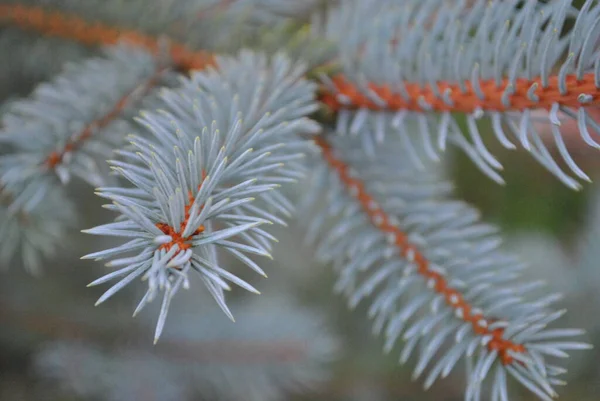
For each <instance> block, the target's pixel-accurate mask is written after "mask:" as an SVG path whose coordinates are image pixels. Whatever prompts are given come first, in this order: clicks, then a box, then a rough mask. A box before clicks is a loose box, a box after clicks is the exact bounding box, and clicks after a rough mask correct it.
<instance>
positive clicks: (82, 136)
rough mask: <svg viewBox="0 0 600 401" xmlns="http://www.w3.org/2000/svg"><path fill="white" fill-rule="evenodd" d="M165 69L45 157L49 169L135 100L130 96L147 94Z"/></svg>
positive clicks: (54, 166)
mask: <svg viewBox="0 0 600 401" xmlns="http://www.w3.org/2000/svg"><path fill="white" fill-rule="evenodd" d="M165 71H166V69H165V68H162V69H160V70H158V71H157V72H156V73H154V74H153V75H152V76H151V77H150V78H149V79H148V80H147V81H146V82H144V83H143V84H141V85H140V86H138V87H136V88H135V89H133V90H132V91H131V92H129V93H128V94H126V95H125V96H123V97H122V98H121V99H119V100H118V101H117V103H116V104H115V106H114V107H113V108H112V109H111V110H110V111H109V112H108V113H107V114H105V115H104V116H102V117H101V118H100V119H98V120H96V121H92V122H91V123H89V124H88V125H86V126H85V128H84V129H83V130H82V131H81V132H80V133H79V135H77V137H75V138H73V139H71V140H69V141H68V142H67V144H66V145H65V147H64V148H63V149H62V150H60V151H54V152H52V153H50V155H49V156H48V158H47V159H46V165H47V166H48V167H49V168H51V169H54V168H56V166H57V165H59V164H60V163H61V162H62V161H63V158H64V157H65V155H66V154H67V153H69V152H72V151H74V150H76V149H77V148H79V147H81V146H82V144H83V143H84V142H85V141H87V140H88V139H90V138H91V137H92V135H93V134H94V132H96V131H97V130H98V129H102V128H104V127H106V126H107V125H108V124H110V123H111V122H112V121H114V120H115V118H117V117H118V116H119V115H120V114H121V112H122V111H123V110H124V109H125V107H127V105H128V104H129V103H130V102H131V101H132V100H135V99H132V97H135V96H136V95H142V96H143V95H145V94H147V93H148V92H149V91H150V90H151V89H152V88H153V87H154V86H156V84H157V83H158V81H159V80H160V77H161V75H162V74H163V73H164V72H165Z"/></svg>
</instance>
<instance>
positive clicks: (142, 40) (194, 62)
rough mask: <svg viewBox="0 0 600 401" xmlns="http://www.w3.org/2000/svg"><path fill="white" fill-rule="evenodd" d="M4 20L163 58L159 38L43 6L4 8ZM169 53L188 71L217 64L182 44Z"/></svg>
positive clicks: (0, 12)
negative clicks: (121, 45)
mask: <svg viewBox="0 0 600 401" xmlns="http://www.w3.org/2000/svg"><path fill="white" fill-rule="evenodd" d="M2 19H4V20H7V21H9V22H11V23H12V24H14V25H16V26H18V27H20V28H22V29H26V30H33V31H36V32H40V33H43V34H46V35H49V36H56V37H60V38H63V39H69V40H74V41H77V42H80V43H83V44H85V45H93V46H97V45H105V46H106V45H115V44H117V43H119V42H121V41H123V42H128V43H130V44H132V45H134V46H138V47H141V48H144V49H146V50H148V51H149V52H151V53H152V54H154V55H157V56H158V55H160V53H161V46H160V43H159V42H160V41H159V39H158V38H155V37H153V36H150V35H145V34H142V33H139V32H137V31H134V30H127V29H122V28H118V27H114V26H110V25H105V24H102V23H99V22H89V21H86V20H84V19H82V18H80V17H78V16H77V15H74V14H68V13H63V12H58V11H48V10H45V9H44V8H43V7H36V6H22V5H0V21H1V20H2ZM168 54H169V56H170V57H171V59H172V60H173V62H174V63H175V64H176V65H177V66H178V67H179V68H182V69H185V70H197V69H204V68H206V67H207V66H209V65H213V64H214V58H213V55H212V54H210V53H206V52H202V51H195V50H191V49H189V48H188V47H187V46H185V45H183V44H180V43H170V45H169V46H168Z"/></svg>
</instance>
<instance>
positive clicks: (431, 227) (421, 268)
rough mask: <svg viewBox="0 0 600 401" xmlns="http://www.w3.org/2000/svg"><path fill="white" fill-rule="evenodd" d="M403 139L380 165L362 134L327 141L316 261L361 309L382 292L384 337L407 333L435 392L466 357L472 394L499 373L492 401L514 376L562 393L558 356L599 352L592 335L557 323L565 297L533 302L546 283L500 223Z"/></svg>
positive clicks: (375, 314)
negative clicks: (509, 247) (482, 218)
mask: <svg viewBox="0 0 600 401" xmlns="http://www.w3.org/2000/svg"><path fill="white" fill-rule="evenodd" d="M330 142H331V143H330ZM398 142H399V141H396V143H395V144H394V143H393V142H392V141H388V142H386V147H385V148H383V147H378V148H376V150H377V155H378V157H377V160H373V159H372V158H370V157H369V156H368V154H367V153H366V152H365V150H364V149H363V148H362V147H361V146H360V139H359V138H354V139H349V138H339V137H338V138H333V139H331V140H330V141H327V140H325V139H320V140H319V143H320V146H321V148H322V151H323V152H322V153H323V160H322V161H321V162H320V164H319V165H318V166H317V167H316V168H315V170H314V171H315V173H314V178H313V179H314V181H315V183H314V184H313V185H311V186H310V188H311V190H310V191H309V192H308V194H307V195H306V199H305V202H304V205H305V207H306V209H305V208H303V209H302V210H301V215H302V216H311V219H309V222H308V223H309V224H308V227H307V231H308V233H309V240H310V241H311V242H312V243H314V244H315V245H316V244H318V246H317V247H316V254H317V257H318V258H319V259H320V260H321V261H323V262H326V263H329V262H331V263H333V265H334V269H335V270H336V271H337V273H338V277H339V278H338V281H337V283H336V290H337V291H338V292H341V293H343V294H344V295H345V296H346V297H347V298H348V300H349V305H350V306H351V307H355V306H356V305H357V304H358V303H359V302H360V301H361V300H363V299H365V298H367V297H371V298H372V301H371V302H370V307H369V316H370V317H372V318H374V324H373V327H374V332H376V333H381V332H383V333H384V336H385V339H386V342H385V349H386V351H387V352H390V351H391V350H392V349H393V347H394V345H395V344H396V343H397V342H398V341H399V340H403V342H404V345H403V349H402V352H401V354H400V362H401V363H405V362H406V361H407V360H408V359H409V358H410V357H411V356H412V355H416V356H417V357H416V366H415V369H414V371H413V376H412V377H413V379H416V378H418V377H420V376H421V375H424V374H426V378H425V382H424V386H425V388H428V387H430V386H431V385H432V384H433V383H434V382H435V380H436V379H438V378H439V377H445V376H447V375H448V374H449V373H450V372H451V371H452V369H453V368H454V367H455V365H456V364H457V362H458V361H459V360H461V359H466V360H467V361H468V362H469V373H468V377H467V380H468V384H467V392H466V395H465V400H469V401H470V400H479V399H481V397H482V388H483V384H484V383H485V382H486V379H490V381H491V398H490V399H493V400H502V401H507V400H508V399H509V398H508V395H507V384H506V383H507V377H513V378H514V379H516V380H517V381H519V382H520V383H521V384H523V385H524V386H525V387H527V388H528V389H529V390H531V391H532V392H534V393H535V394H536V395H538V396H539V398H540V399H543V400H548V401H549V400H551V399H552V398H553V397H555V396H557V393H556V392H555V390H554V389H553V386H554V385H560V384H561V383H562V381H561V380H560V379H558V378H557V377H556V376H558V375H559V374H561V373H564V371H563V369H562V368H559V367H558V366H557V365H555V363H556V361H555V360H554V361H553V359H556V358H562V357H566V356H567V353H566V351H569V350H574V349H586V348H589V347H590V346H589V345H588V344H585V343H582V342H579V341H577V340H574V339H572V337H576V336H580V335H581V334H583V331H582V330H573V329H556V328H551V327H552V326H550V328H549V327H547V326H549V325H551V323H553V322H554V321H555V320H557V319H558V318H560V317H561V316H562V315H563V314H564V310H559V311H557V310H554V309H552V308H550V307H551V306H552V305H553V304H554V303H556V301H558V300H559V299H560V298H561V297H560V295H558V294H550V295H548V294H544V293H543V292H542V295H540V296H539V298H537V299H536V298H534V297H532V294H535V293H539V292H540V287H541V285H540V284H541V283H540V282H524V281H523V279H522V278H521V277H520V272H521V271H522V269H523V268H524V267H525V266H524V265H523V263H521V262H520V261H519V260H518V258H516V257H515V256H514V255H510V254H507V253H506V252H504V251H503V250H502V249H501V246H500V244H501V241H500V238H499V237H498V236H497V231H498V230H497V229H496V227H494V226H491V225H488V224H483V223H480V222H479V216H478V213H477V212H476V211H475V210H474V209H473V208H471V207H470V206H468V205H466V204H464V203H463V202H459V201H455V200H452V199H448V193H449V188H450V186H449V184H448V183H447V182H443V181H439V179H436V177H435V176H434V175H432V174H431V173H429V172H427V171H426V172H419V170H418V169H416V168H415V167H414V166H412V165H411V163H410V161H409V160H410V159H409V158H408V155H407V153H408V150H407V149H406V148H404V147H403V146H402V143H401V142H400V144H399V143H398ZM394 145H396V146H394ZM398 145H400V146H398ZM392 166H394V168H393V169H392V168H391V167H392ZM323 198H325V199H326V202H325V203H324V204H323V202H322V199H323ZM319 201H321V202H319ZM317 233H318V235H316V234H317ZM485 399H487V398H485Z"/></svg>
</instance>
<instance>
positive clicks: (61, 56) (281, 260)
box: [0, 26, 600, 401]
mask: <svg viewBox="0 0 600 401" xmlns="http://www.w3.org/2000/svg"><path fill="white" fill-rule="evenodd" d="M15 44H18V45H15ZM92 52H93V51H92V50H90V49H86V48H83V47H81V46H78V45H75V44H72V43H68V42H65V41H61V40H55V39H49V38H39V37H37V36H36V35H32V34H28V33H24V32H21V31H18V30H16V29H14V28H8V27H1V26H0V55H2V56H1V59H0V112H1V110H2V109H1V105H2V104H3V103H4V102H6V101H8V100H9V99H11V98H16V97H20V96H26V95H27V94H28V93H30V92H31V90H32V89H33V88H34V87H35V85H36V84H38V83H39V82H41V81H43V80H46V79H48V78H49V77H51V76H53V75H54V74H55V73H57V72H58V71H60V68H61V67H62V66H63V65H64V63H65V62H67V61H74V60H79V59H81V58H83V57H85V56H87V55H89V54H92ZM8 54H10V56H9V57H5V55H8ZM484 129H485V128H482V133H483V131H484ZM565 136H566V143H567V146H568V147H569V151H570V152H571V154H572V155H573V157H574V159H575V160H576V161H577V162H578V163H579V164H580V166H581V167H582V168H583V169H584V171H586V172H588V173H589V175H590V176H591V177H592V179H593V180H594V182H596V183H593V184H588V185H586V186H585V188H584V190H583V191H581V192H574V191H571V190H569V189H567V188H566V187H564V186H563V185H562V184H561V183H560V182H558V180H556V179H555V178H554V177H553V176H551V175H550V173H548V172H547V171H546V170H544V169H543V168H542V167H540V166H539V165H538V164H537V163H536V162H535V161H534V160H533V159H532V158H531V157H530V156H529V155H527V154H526V153H525V152H518V151H507V150H505V149H504V148H502V147H501V146H499V144H497V141H495V140H494V139H493V138H491V137H492V134H491V132H490V135H487V137H488V139H491V140H488V141H487V142H486V145H487V146H488V149H490V151H491V152H492V153H493V154H495V155H497V156H498V159H499V160H500V161H501V162H502V164H503V165H504V166H505V170H504V177H505V180H506V182H507V184H506V185H505V186H499V185H497V184H495V183H493V182H491V181H490V180H489V179H487V178H486V177H484V176H483V175H482V174H481V173H480V172H479V171H478V170H477V169H476V168H475V167H474V165H473V163H472V162H471V161H470V160H468V159H467V158H466V156H464V155H462V154H459V153H453V152H452V151H451V152H449V153H448V154H447V157H446V158H445V160H444V162H443V164H442V165H440V166H439V168H440V169H441V170H442V171H445V172H446V174H447V175H448V176H449V178H450V179H451V180H452V181H453V182H455V183H456V191H455V192H456V195H457V197H458V198H462V199H465V200H467V201H469V202H471V203H472V204H474V205H475V206H477V207H478V208H479V209H480V210H481V212H482V216H483V218H484V219H485V220H487V221H489V222H493V223H495V224H497V225H499V226H500V227H501V229H502V230H503V232H504V234H505V235H504V237H505V239H506V241H505V245H506V247H507V248H509V249H512V250H514V251H515V252H517V253H519V254H520V255H521V257H522V258H523V259H524V260H526V261H528V262H529V263H530V266H531V267H530V269H529V272H528V274H529V275H530V277H532V278H541V279H545V280H546V281H547V282H548V284H549V286H550V287H551V288H552V289H554V290H557V291H560V292H563V293H564V294H565V297H564V301H563V304H564V305H565V307H567V308H568V309H569V313H568V314H567V315H566V317H565V318H564V319H563V324H564V325H567V326H574V327H582V328H585V329H586V330H588V335H587V340H588V341H590V342H591V343H593V344H594V345H595V346H596V348H595V350H592V351H590V352H586V353H577V354H574V356H573V357H572V358H570V360H569V361H568V363H567V367H568V369H569V374H568V382H569V385H568V386H567V387H566V388H565V389H563V390H562V391H561V396H562V399H564V400H569V401H571V400H573V401H593V400H600V362H598V361H599V357H600V354H599V352H598V351H597V350H598V349H600V295H599V292H600V266H599V262H600V153H598V151H595V150H594V149H592V148H590V147H588V146H586V145H585V144H584V143H583V141H582V140H581V139H580V138H579V137H578V135H577V130H576V127H572V130H571V131H569V130H568V129H565ZM548 139H549V140H548V146H549V147H551V146H552V140H551V139H550V138H548ZM301 190H302V188H301V186H298V189H297V192H298V193H296V194H291V195H292V197H296V196H297V195H299V193H300V192H301ZM69 191H71V192H72V194H73V196H75V197H76V198H77V199H78V200H79V202H78V207H79V209H80V210H79V211H80V212H81V213H80V214H81V216H82V217H81V219H80V221H78V222H77V227H78V228H79V229H84V228H89V227H92V226H95V225H97V224H99V223H102V222H106V221H108V220H109V219H111V218H112V216H111V215H110V214H109V213H108V212H107V211H105V210H104V209H102V208H101V203H102V202H101V201H100V200H99V199H98V198H97V197H95V196H94V195H93V193H92V190H91V189H90V188H89V187H86V186H84V185H78V184H74V185H72V186H71V188H69ZM299 218H302V216H299ZM275 234H276V236H277V237H278V238H279V241H280V242H279V244H278V245H277V246H276V248H275V253H274V258H275V261H274V262H269V263H267V264H266V265H265V271H266V272H267V274H268V275H269V278H268V279H256V278H255V277H254V276H253V275H251V274H247V275H246V274H244V272H243V268H242V267H240V266H236V265H235V262H234V261H229V263H228V266H231V269H234V270H235V269H238V270H239V271H240V273H239V274H240V275H242V276H243V277H244V278H245V279H247V280H248V281H249V282H251V283H252V284H253V285H254V286H256V287H257V288H258V289H259V290H260V291H261V292H262V295H260V296H257V295H250V294H248V293H245V292H243V291H233V292H232V294H231V296H230V298H229V299H230V301H231V309H232V312H233V313H234V315H235V316H236V319H237V321H236V323H231V322H230V321H229V320H228V319H227V318H226V317H225V316H224V315H223V314H222V313H221V312H220V311H219V310H218V308H217V306H216V305H215V304H214V302H213V301H212V299H211V298H210V297H208V296H206V295H205V294H202V293H201V292H199V291H187V292H183V293H182V294H181V295H180V296H178V297H177V298H176V299H175V300H174V303H173V305H172V307H171V312H170V314H169V317H168V321H167V326H166V329H165V332H164V334H163V337H162V338H161V340H160V342H159V343H158V344H157V345H156V346H154V345H152V335H153V325H154V319H155V317H156V316H157V310H156V309H157V308H158V306H159V305H158V303H157V302H155V305H151V306H150V307H148V308H147V309H146V310H144V312H143V313H142V314H141V315H140V316H138V317H136V318H135V319H132V318H131V313H132V311H133V309H134V307H135V305H136V300H137V299H139V296H140V293H141V291H142V290H143V285H142V284H141V283H140V284H139V285H137V286H136V285H133V286H130V287H131V288H129V289H127V290H125V291H121V292H120V293H119V294H118V295H117V296H115V297H114V298H113V299H111V301H110V302H107V303H106V304H103V305H101V306H98V307H94V303H95V301H96V299H97V297H98V296H99V295H100V294H101V293H102V288H86V284H87V283H89V282H91V281H92V280H93V279H95V278H97V277H98V276H100V275H101V274H102V273H103V272H104V270H103V267H102V265H101V264H99V263H94V262H91V261H82V260H80V257H81V255H84V254H87V253H90V252H93V251H96V250H99V249H104V248H105V247H106V246H107V245H108V242H106V241H105V240H102V239H99V238H97V237H91V236H85V235H83V234H80V233H79V232H78V230H74V231H73V233H72V235H70V236H68V237H67V238H65V239H64V243H63V244H62V245H63V247H62V250H61V252H60V254H59V256H57V257H56V258H55V259H53V260H51V261H48V263H47V265H46V267H45V269H44V274H43V275H42V276H41V277H39V278H34V277H31V276H30V275H28V274H27V273H25V272H24V270H23V269H21V268H20V266H0V267H2V268H5V269H6V272H2V274H1V275H0V400H2V401H5V400H6V401H13V400H14V401H18V400H47V401H76V400H77V401H80V400H81V401H83V400H103V401H130V400H160V401H170V400H232V401H233V400H235V401H238V400H239V401H242V400H243V401H269V400H291V401H304V400H306V401H308V400H315V401H321V400H323V401H325V400H327V401H337V400H339V401H342V400H344V401H387V400H395V401H411V400H422V401H434V400H435V401H455V400H456V401H458V400H461V399H462V394H463V390H464V385H463V377H462V376H461V372H460V369H457V371H456V372H454V374H453V375H451V376H450V377H449V378H447V379H444V380H441V381H438V382H437V383H436V384H435V385H434V386H433V387H432V389H430V390H429V391H427V392H424V391H423V390H422V387H421V383H419V382H412V381H411V380H410V375H411V371H412V364H411V363H409V364H408V365H407V366H406V367H403V366H399V365H398V363H397V361H398V348H397V349H396V350H395V351H393V352H391V353H390V354H389V355H384V354H383V353H382V351H381V349H382V341H381V339H378V338H376V337H374V336H373V335H372V334H371V328H370V327H371V322H370V321H369V320H368V319H367V317H366V316H367V314H366V311H365V310H364V308H362V307H361V306H360V305H359V306H358V307H357V309H356V310H353V311H351V310H349V309H348V308H347V306H346V304H345V302H344V300H343V299H342V298H341V297H338V296H337V295H335V294H334V293H333V292H332V289H333V283H334V281H335V277H334V276H333V274H332V271H331V270H330V268H329V266H323V265H319V264H317V263H315V262H313V261H312V250H311V249H310V248H309V247H306V246H303V245H302V230H301V229H300V228H299V227H298V226H297V225H296V224H295V223H294V222H291V223H290V227H288V228H287V229H281V228H278V229H276V232H275ZM0 240H1V239H0ZM192 288H196V289H198V290H199V289H200V288H201V286H192ZM522 400H524V401H527V400H533V398H532V396H528V395H523V398H522Z"/></svg>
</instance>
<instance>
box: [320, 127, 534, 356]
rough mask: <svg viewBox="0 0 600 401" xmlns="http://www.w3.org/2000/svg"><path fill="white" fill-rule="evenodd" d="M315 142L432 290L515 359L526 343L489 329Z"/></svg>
mask: <svg viewBox="0 0 600 401" xmlns="http://www.w3.org/2000/svg"><path fill="white" fill-rule="evenodd" d="M316 143H317V145H318V146H319V147H320V148H321V151H322V155H323V157H324V159H325V160H326V161H327V163H328V164H329V166H330V167H331V168H332V169H333V170H334V171H335V172H336V173H337V174H338V176H339V178H340V180H341V181H342V183H343V184H344V185H345V186H346V188H348V189H349V192H350V193H351V194H352V196H353V197H354V198H355V199H356V200H357V201H358V202H359V203H360V205H361V206H362V209H363V211H364V212H365V213H366V214H367V215H368V216H369V219H370V221H371V223H372V224H373V225H374V226H375V227H377V228H378V229H379V230H381V231H382V232H383V233H385V234H387V235H390V236H392V237H393V238H394V244H395V245H396V247H397V248H398V249H399V250H400V254H401V255H402V257H404V258H406V259H408V260H410V261H411V262H413V263H414V264H415V265H416V267H417V273H418V274H419V275H420V276H421V277H423V279H425V280H426V281H427V284H428V286H430V287H431V288H432V290H433V291H435V292H437V293H438V294H440V295H443V296H444V299H445V301H446V304H447V305H448V306H449V307H450V308H452V309H454V311H455V312H457V316H461V318H462V320H464V321H465V322H468V323H470V324H471V326H472V327H473V332H474V333H475V334H477V335H480V336H488V335H489V336H491V337H492V339H491V340H490V342H488V344H487V347H488V349H489V350H490V351H497V352H498V355H499V357H500V360H501V361H502V363H503V364H505V365H506V364H510V363H512V362H513V357H512V356H511V355H510V351H512V352H519V353H521V352H525V347H524V346H523V345H521V344H515V343H513V342H511V341H509V340H506V339H504V338H503V334H504V329H503V328H498V329H494V330H491V329H489V326H488V325H489V323H488V322H491V321H492V320H491V319H488V318H486V317H485V316H483V314H482V313H480V312H477V311H476V310H475V308H473V307H472V306H471V305H469V303H468V301H467V300H466V299H464V297H463V295H462V294H461V293H460V292H458V291H457V290H455V289H453V288H451V287H450V286H449V285H448V282H447V281H446V279H445V278H444V276H442V275H441V274H440V273H438V272H436V271H434V270H433V269H432V268H431V267H430V264H429V261H428V260H427V259H426V257H425V255H424V254H423V253H422V252H421V251H420V250H419V249H418V248H417V247H416V246H415V245H413V244H411V243H410V242H409V241H408V236H407V235H406V233H404V232H403V231H402V230H401V229H400V228H398V227H396V226H395V225H394V224H392V222H391V219H390V217H389V216H388V215H387V214H386V213H385V211H383V210H382V209H381V207H380V206H379V204H378V203H377V202H376V201H375V199H374V198H373V197H372V196H371V195H369V193H368V192H367V190H366V188H365V185H364V183H363V182H361V181H360V180H358V179H357V178H354V177H352V175H351V174H350V168H349V167H348V165H346V164H345V163H344V162H343V161H342V160H340V159H338V158H337V157H336V156H335V155H334V152H333V149H332V147H331V145H329V143H328V142H327V141H326V140H325V139H324V138H317V139H316Z"/></svg>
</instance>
